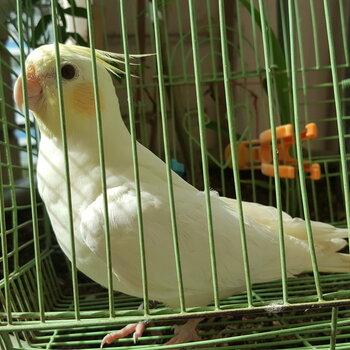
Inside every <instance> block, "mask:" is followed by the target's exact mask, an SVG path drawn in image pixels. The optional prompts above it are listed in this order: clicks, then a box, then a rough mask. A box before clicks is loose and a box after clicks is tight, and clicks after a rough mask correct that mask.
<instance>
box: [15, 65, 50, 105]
mask: <svg viewBox="0 0 350 350" xmlns="http://www.w3.org/2000/svg"><path fill="white" fill-rule="evenodd" d="M26 77H27V79H26V82H27V96H28V108H29V109H30V110H32V111H33V112H35V111H36V110H37V109H38V107H39V106H40V101H41V99H42V96H43V89H42V86H41V84H40V79H39V77H38V76H37V75H36V74H35V69H34V66H32V65H29V66H28V67H27V72H26ZM22 86H23V81H22V77H21V76H19V77H18V78H17V80H16V83H15V88H14V93H13V95H14V99H15V102H16V105H17V106H18V108H19V109H22V106H23V101H24V98H23V89H22Z"/></svg>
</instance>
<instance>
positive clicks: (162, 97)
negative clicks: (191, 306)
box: [153, 0, 186, 312]
mask: <svg viewBox="0 0 350 350" xmlns="http://www.w3.org/2000/svg"><path fill="white" fill-rule="evenodd" d="M157 10H158V2H157V1H156V0H155V1H153V20H154V36H155V44H156V46H155V48H156V52H158V54H157V70H158V84H159V96H160V111H161V117H162V130H163V142H164V153H165V163H166V173H167V185H168V196H169V207H170V215H171V229H172V233H173V243H174V254H175V261H176V275H177V281H178V287H179V301H180V309H181V312H186V306H185V304H186V302H185V297H184V286H183V279H182V268H181V257H180V249H179V241H178V233H177V225H176V208H175V201H174V188H173V181H172V174H171V165H170V151H169V148H170V147H169V135H168V132H167V130H168V125H167V120H166V110H165V88H164V76H163V64H162V54H161V48H160V28H159V18H158V11H157ZM173 119H174V118H173ZM173 127H174V126H173Z"/></svg>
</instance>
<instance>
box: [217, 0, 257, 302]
mask: <svg viewBox="0 0 350 350" xmlns="http://www.w3.org/2000/svg"><path fill="white" fill-rule="evenodd" d="M219 16H220V35H221V50H222V63H223V71H224V84H225V98H226V109H227V119H228V125H229V135H230V147H231V152H232V165H233V168H232V169H233V178H234V182H235V190H236V198H237V201H238V215H239V228H240V238H241V246H242V255H243V264H244V266H243V267H244V275H245V282H246V293H247V301H248V307H252V306H253V300H252V287H251V279H250V271H249V260H248V247H247V240H246V236H245V226H244V213H243V207H242V195H241V188H240V184H239V179H240V176H239V170H238V154H237V149H236V147H235V145H236V143H237V139H236V125H235V116H234V113H233V109H232V99H231V97H230V96H231V89H230V85H229V80H228V76H229V71H230V62H229V59H228V53H227V46H226V41H227V40H226V25H225V8H224V3H223V1H219Z"/></svg>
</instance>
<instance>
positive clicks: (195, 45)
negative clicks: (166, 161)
mask: <svg viewBox="0 0 350 350" xmlns="http://www.w3.org/2000/svg"><path fill="white" fill-rule="evenodd" d="M188 6H189V14H190V26H191V38H192V50H193V67H194V72H195V74H194V75H195V87H196V98H197V107H198V111H197V112H198V123H199V134H200V145H201V156H202V166H203V180H204V192H205V205H206V214H207V221H208V235H209V246H210V261H211V271H212V279H213V294H214V302H215V308H217V309H219V308H220V304H219V285H218V277H217V268H216V256H215V240H214V228H213V218H212V212H211V202H210V188H209V174H208V158H207V142H206V134H205V126H204V116H203V101H202V89H201V78H200V77H201V71H200V65H199V52H198V32H197V24H196V18H195V7H194V3H193V1H191V0H189V1H188Z"/></svg>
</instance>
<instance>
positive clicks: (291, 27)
mask: <svg viewBox="0 0 350 350" xmlns="http://www.w3.org/2000/svg"><path fill="white" fill-rule="evenodd" d="M288 11H289V35H290V55H291V77H292V91H293V109H294V129H295V134H296V137H295V140H296V151H297V160H298V171H299V184H300V190H301V199H302V203H303V212H304V218H305V225H306V232H307V238H308V243H309V249H310V256H311V262H312V270H313V273H314V278H315V285H316V290H317V296H318V298H319V300H320V301H322V300H323V295H322V289H321V285H320V275H319V270H318V265H317V259H316V252H315V246H314V241H313V236H312V229H311V222H310V212H309V204H308V200H307V192H306V183H305V174H304V171H303V155H302V148H301V139H300V125H299V119H298V95H297V88H296V53H295V52H296V50H295V33H294V20H295V16H294V15H293V14H294V5H293V3H292V2H291V1H289V2H288Z"/></svg>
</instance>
